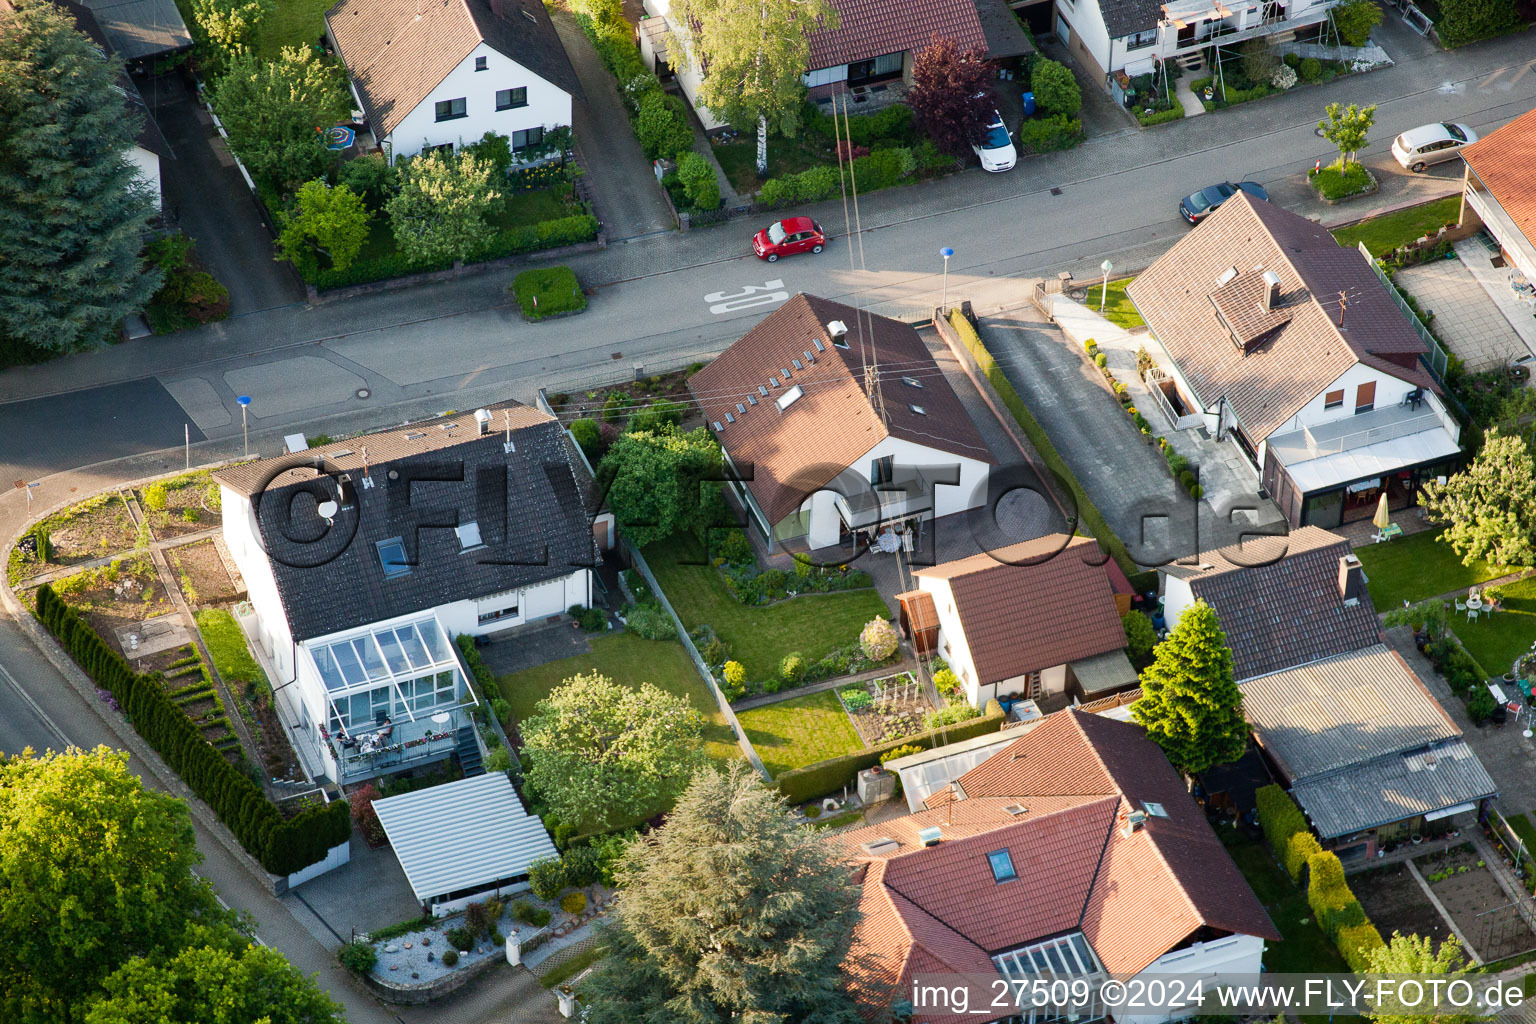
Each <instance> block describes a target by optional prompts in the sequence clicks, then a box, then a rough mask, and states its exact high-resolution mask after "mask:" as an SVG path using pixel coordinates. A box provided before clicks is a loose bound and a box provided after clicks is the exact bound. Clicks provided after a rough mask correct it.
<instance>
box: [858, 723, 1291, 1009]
mask: <svg viewBox="0 0 1536 1024" xmlns="http://www.w3.org/2000/svg"><path fill="white" fill-rule="evenodd" d="M959 784H960V786H961V788H962V789H963V791H964V792H965V794H966V799H964V800H959V801H955V800H953V799H952V793H953V791H952V790H950V789H946V790H943V791H941V792H940V793H936V794H934V796H932V797H930V798H929V804H930V808H929V809H928V810H925V811H922V812H919V813H918V814H916V815H911V816H910V818H902V819H896V820H895V821H891V822H884V823H881V824H878V825H872V826H869V827H867V828H863V829H858V830H856V831H853V832H849V833H844V834H843V835H841V836H838V837H835V838H834V839H833V840H832V841H833V842H836V843H838V844H839V845H840V846H841V847H842V848H843V849H844V850H845V851H846V852H847V853H848V856H849V857H850V859H852V860H854V861H856V862H860V863H863V864H865V865H866V868H865V870H864V875H863V879H862V884H863V894H862V900H861V908H862V909H863V910H864V911H865V914H866V916H865V917H864V919H863V920H861V921H860V923H859V924H858V926H857V928H856V929H855V932H854V942H853V948H852V950H851V951H850V954H849V959H848V962H847V968H848V971H849V974H850V975H851V976H852V978H853V979H854V987H855V990H856V992H857V993H858V994H859V996H860V998H861V1001H863V1002H864V1003H865V1004H866V1005H869V1006H878V1005H884V1003H885V1002H886V1001H887V1000H888V999H889V998H890V993H891V990H892V989H893V988H897V989H900V988H904V987H905V985H906V984H907V983H909V982H910V979H911V977H912V976H913V975H914V974H916V973H918V972H920V971H930V970H952V971H962V972H968V973H993V972H994V971H995V968H994V967H993V966H992V964H991V957H992V956H993V955H994V954H997V953H1002V952H1006V951H1008V950H1011V949H1017V948H1019V947H1021V946H1024V945H1027V944H1029V943H1031V942H1035V941H1039V940H1041V939H1044V938H1047V937H1050V936H1053V935H1059V934H1062V933H1066V932H1073V931H1081V932H1082V933H1083V936H1084V938H1086V939H1087V940H1088V943H1089V945H1090V946H1092V947H1093V951H1094V952H1095V953H1096V954H1097V955H1098V957H1099V960H1100V961H1101V962H1102V963H1103V965H1104V967H1105V969H1106V970H1108V971H1109V972H1110V973H1113V974H1134V973H1136V972H1138V971H1140V970H1142V969H1143V968H1145V967H1146V966H1147V965H1149V964H1150V963H1152V962H1153V961H1154V960H1156V959H1157V958H1158V957H1160V956H1162V955H1163V954H1165V953H1167V952H1169V951H1171V950H1173V949H1176V948H1178V947H1179V946H1180V945H1182V944H1183V943H1185V942H1186V941H1188V940H1189V939H1190V937H1191V936H1192V935H1194V934H1195V933H1196V932H1198V931H1200V930H1201V929H1213V930H1216V931H1220V932H1226V933H1233V934H1243V935H1254V936H1258V937H1261V938H1264V939H1269V940H1278V939H1279V938H1280V935H1279V933H1278V932H1277V931H1276V930H1275V927H1274V925H1273V924H1271V923H1270V920H1269V917H1268V915H1267V914H1266V913H1265V912H1264V908H1263V907H1262V906H1261V905H1260V904H1259V901H1258V899H1257V897H1255V896H1254V894H1253V891H1252V890H1251V889H1249V888H1248V884H1247V882H1246V881H1245V880H1244V879H1243V876H1242V874H1241V873H1239V871H1238V870H1237V866H1236V865H1235V864H1233V863H1232V859H1231V857H1229V856H1228V855H1227V852H1226V850H1225V849H1224V848H1223V847H1222V845H1221V842H1220V841H1219V840H1218V839H1217V838H1216V836H1215V834H1214V833H1213V832H1212V831H1211V828H1210V826H1209V825H1208V824H1207V823H1206V821H1205V817H1204V815H1203V814H1202V813H1201V811H1200V809H1199V808H1198V807H1196V806H1195V804H1194V802H1193V801H1192V800H1191V799H1190V798H1189V794H1188V792H1187V791H1186V790H1185V787H1184V784H1183V783H1182V781H1181V780H1180V779H1179V777H1178V774H1177V773H1176V772H1175V771H1174V770H1173V768H1172V767H1171V766H1170V765H1169V764H1168V761H1167V759H1166V758H1164V757H1163V754H1162V752H1161V751H1160V750H1158V749H1157V747H1156V745H1154V744H1153V743H1152V741H1150V740H1149V739H1147V738H1146V734H1145V733H1144V732H1142V730H1141V729H1140V728H1138V727H1136V726H1134V725H1129V724H1127V723H1123V722H1116V721H1112V720H1110V719H1106V718H1100V717H1098V716H1095V715H1087V714H1083V713H1082V712H1079V711H1075V710H1067V711H1063V712H1059V713H1057V714H1055V715H1051V716H1049V717H1048V718H1047V719H1046V721H1045V722H1043V723H1042V724H1041V725H1040V726H1039V727H1037V728H1036V729H1034V730H1033V731H1032V732H1030V733H1028V734H1026V735H1025V736H1023V737H1021V738H1020V739H1018V740H1017V741H1015V742H1014V743H1012V744H1010V745H1009V746H1007V747H1005V748H1004V749H1003V750H1002V751H1000V752H999V753H997V754H995V755H994V756H993V757H991V758H990V759H989V760H987V761H986V762H984V763H983V764H981V765H978V766H977V767H976V768H974V769H972V770H971V771H970V772H967V773H966V774H965V775H963V776H961V777H960V780H959ZM1148 802H1153V803H1156V804H1160V805H1161V806H1162V809H1163V810H1165V811H1166V813H1167V816H1166V817H1158V816H1153V815H1149V816H1148V817H1147V820H1146V823H1145V824H1144V825H1143V826H1142V827H1141V828H1139V829H1137V830H1136V831H1134V832H1131V833H1130V834H1129V835H1127V834H1126V833H1125V831H1124V825H1125V816H1126V814H1127V812H1128V811H1130V810H1132V809H1137V810H1140V809H1143V808H1144V807H1145V806H1146V805H1147V803H1148ZM1019 805H1022V806H1023V807H1025V808H1027V810H1026V811H1024V812H1023V813H1022V814H1017V815H1016V814H1014V813H1010V812H1009V811H1008V810H1007V808H1009V807H1011V806H1015V807H1016V806H1019ZM951 815H952V817H950V816H951ZM989 823H990V824H991V827H988V825H989ZM930 825H937V826H938V827H939V829H940V830H941V833H942V835H943V838H942V840H941V841H940V842H939V843H937V844H936V845H934V846H928V847H924V846H921V845H919V844H918V843H917V842H916V841H915V836H916V829H917V828H919V827H928V826H930ZM886 837H889V838H892V839H897V841H898V842H900V846H899V847H897V848H896V849H894V850H889V851H879V852H876V853H869V852H866V851H864V850H862V849H861V848H860V844H861V843H867V842H872V841H874V840H876V839H881V838H886ZM1000 849H1007V850H1008V851H1009V856H1010V858H1011V859H1012V861H1013V866H1014V869H1015V871H1016V872H1017V873H1018V877H1017V879H1015V880H1012V881H1007V882H1003V883H998V882H996V881H995V880H994V879H993V875H992V870H991V866H990V864H989V863H988V860H987V854H988V853H990V852H992V851H995V850H1000ZM923 1019H924V1020H927V1021H935V1022H937V1021H944V1020H947V1019H946V1018H941V1017H936V1016H925V1017H924V1018H923ZM956 1019H958V1018H956Z"/></svg>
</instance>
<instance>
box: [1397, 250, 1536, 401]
mask: <svg viewBox="0 0 1536 1024" xmlns="http://www.w3.org/2000/svg"><path fill="white" fill-rule="evenodd" d="M1456 253H1457V255H1458V256H1459V257H1461V258H1459V259H1447V260H1430V261H1429V262H1428V263H1420V264H1418V265H1417V266H1412V267H1403V268H1402V269H1401V270H1399V271H1398V272H1397V277H1396V281H1397V286H1398V287H1399V288H1401V289H1403V290H1404V291H1405V292H1407V293H1408V294H1410V295H1412V296H1413V297H1414V298H1415V299H1417V300H1418V302H1419V307H1420V308H1421V309H1423V310H1424V311H1425V313H1426V315H1427V314H1428V313H1431V312H1432V313H1434V318H1433V319H1432V320H1431V321H1430V326H1431V327H1432V328H1433V329H1434V332H1435V333H1436V334H1437V335H1439V336H1440V338H1441V340H1442V341H1444V342H1445V345H1446V347H1447V348H1449V349H1450V350H1451V351H1452V352H1453V353H1455V354H1456V356H1457V357H1459V358H1460V359H1461V360H1462V362H1464V363H1466V366H1467V369H1468V370H1472V371H1478V370H1493V369H1498V368H1499V367H1502V366H1506V365H1508V364H1509V363H1510V362H1512V361H1514V360H1516V359H1520V358H1523V357H1525V356H1528V355H1530V354H1531V353H1532V351H1533V348H1528V347H1527V345H1526V342H1525V341H1524V339H1522V338H1521V336H1520V334H1519V333H1518V332H1517V331H1516V330H1515V328H1514V326H1513V325H1512V324H1511V322H1510V320H1509V319H1508V316H1509V315H1510V314H1507V313H1506V312H1505V310H1504V309H1502V308H1501V307H1500V306H1499V305H1498V304H1497V302H1496V301H1495V299H1494V298H1493V295H1494V294H1496V293H1495V292H1492V291H1491V290H1489V289H1485V288H1484V287H1481V286H1480V282H1479V280H1478V279H1477V277H1476V275H1475V274H1474V273H1473V272H1472V265H1473V264H1474V263H1479V264H1481V267H1479V271H1480V272H1482V273H1483V274H1484V276H1486V277H1488V278H1489V279H1490V282H1489V283H1490V284H1493V279H1494V278H1495V277H1498V279H1499V280H1498V284H1499V285H1501V286H1502V288H1503V291H1504V294H1505V295H1507V296H1509V297H1510V300H1511V301H1510V302H1509V306H1510V307H1511V312H1512V310H1513V309H1520V310H1521V311H1522V312H1523V313H1524V315H1523V316H1522V317H1521V319H1523V320H1525V321H1529V322H1530V324H1531V327H1530V329H1529V330H1530V334H1531V337H1532V342H1533V345H1536V320H1532V319H1531V316H1530V311H1529V310H1527V309H1525V307H1523V306H1521V305H1520V304H1519V303H1518V302H1514V301H1513V298H1514V293H1513V292H1511V291H1510V288H1509V279H1508V274H1509V272H1508V271H1507V270H1495V269H1493V268H1492V267H1491V266H1490V264H1489V262H1488V255H1489V254H1488V250H1487V249H1486V248H1485V247H1484V246H1483V244H1482V243H1481V242H1479V241H1478V240H1477V239H1475V238H1470V239H1467V240H1466V241H1464V242H1458V243H1457V245H1456ZM1513 315H1520V314H1513Z"/></svg>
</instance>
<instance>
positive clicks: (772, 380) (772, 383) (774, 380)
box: [768, 377, 779, 388]
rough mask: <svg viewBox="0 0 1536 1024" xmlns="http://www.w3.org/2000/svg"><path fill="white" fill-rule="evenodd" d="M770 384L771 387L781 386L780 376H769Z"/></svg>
mask: <svg viewBox="0 0 1536 1024" xmlns="http://www.w3.org/2000/svg"><path fill="white" fill-rule="evenodd" d="M768 386H769V387H771V388H776V387H778V386H779V378H777V377H769V378H768Z"/></svg>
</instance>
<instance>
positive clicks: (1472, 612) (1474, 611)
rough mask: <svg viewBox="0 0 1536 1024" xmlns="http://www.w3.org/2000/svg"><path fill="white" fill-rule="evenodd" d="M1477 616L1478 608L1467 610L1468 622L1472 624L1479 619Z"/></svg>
mask: <svg viewBox="0 0 1536 1024" xmlns="http://www.w3.org/2000/svg"><path fill="white" fill-rule="evenodd" d="M1477 615H1478V612H1477V609H1476V608H1468V609H1467V621H1468V622H1471V621H1472V620H1473V619H1475V618H1477Z"/></svg>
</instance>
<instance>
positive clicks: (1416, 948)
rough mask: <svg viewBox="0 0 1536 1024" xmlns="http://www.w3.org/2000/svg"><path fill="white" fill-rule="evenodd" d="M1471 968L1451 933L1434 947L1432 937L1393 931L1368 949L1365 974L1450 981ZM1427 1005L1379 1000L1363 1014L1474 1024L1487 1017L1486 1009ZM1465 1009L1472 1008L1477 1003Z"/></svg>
mask: <svg viewBox="0 0 1536 1024" xmlns="http://www.w3.org/2000/svg"><path fill="white" fill-rule="evenodd" d="M1470 968H1471V964H1469V963H1468V962H1467V957H1466V954H1464V953H1463V952H1462V949H1461V941H1460V940H1459V939H1457V938H1456V936H1454V935H1448V936H1446V937H1445V940H1444V941H1442V942H1441V943H1440V948H1439V949H1438V950H1437V949H1435V942H1434V940H1433V939H1431V938H1428V937H1421V936H1418V935H1404V934H1403V933H1402V932H1393V933H1392V941H1391V942H1389V943H1387V944H1386V945H1385V946H1382V947H1381V948H1380V949H1377V950H1375V951H1373V952H1372V953H1371V966H1370V970H1369V972H1368V974H1385V975H1398V976H1403V975H1409V976H1413V977H1416V978H1420V977H1424V976H1426V975H1429V976H1432V977H1436V978H1444V984H1449V983H1450V982H1451V981H1452V980H1454V979H1456V978H1460V977H1463V976H1465V975H1467V974H1468V973H1469V970H1470ZM1442 991H1443V990H1442ZM1431 1005H1432V1004H1431ZM1427 1009H1428V1006H1425V1005H1418V1006H1402V1005H1399V1004H1397V1003H1395V1002H1391V1001H1388V1002H1381V1001H1378V1002H1377V1003H1376V1004H1375V1009H1371V1010H1366V1011H1365V1016H1366V1018H1367V1019H1369V1020H1370V1021H1371V1022H1372V1024H1474V1022H1476V1021H1483V1020H1488V1019H1489V1016H1488V1014H1486V1013H1476V1012H1454V1011H1453V1012H1447V1013H1428V1012H1426V1011H1427ZM1465 1009H1467V1010H1473V1011H1475V1010H1476V1007H1465Z"/></svg>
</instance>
